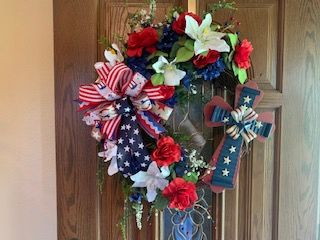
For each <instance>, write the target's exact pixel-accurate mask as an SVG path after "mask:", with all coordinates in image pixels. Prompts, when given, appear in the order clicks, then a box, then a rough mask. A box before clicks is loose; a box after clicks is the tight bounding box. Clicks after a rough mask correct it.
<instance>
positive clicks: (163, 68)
mask: <svg viewBox="0 0 320 240" xmlns="http://www.w3.org/2000/svg"><path fill="white" fill-rule="evenodd" d="M175 62H176V59H174V60H173V61H172V62H170V63H169V62H168V60H167V59H166V58H165V57H163V56H160V57H159V58H158V61H157V62H155V63H154V64H153V65H152V67H153V69H154V70H155V71H156V73H161V74H163V76H164V85H167V86H179V85H180V80H181V79H182V78H183V77H184V76H185V75H186V72H185V71H182V70H180V69H177V66H176V64H175Z"/></svg>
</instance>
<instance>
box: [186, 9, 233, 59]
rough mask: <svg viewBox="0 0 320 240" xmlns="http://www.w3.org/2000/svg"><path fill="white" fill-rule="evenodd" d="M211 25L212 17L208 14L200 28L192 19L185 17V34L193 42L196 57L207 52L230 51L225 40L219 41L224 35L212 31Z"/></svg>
mask: <svg viewBox="0 0 320 240" xmlns="http://www.w3.org/2000/svg"><path fill="white" fill-rule="evenodd" d="M211 23H212V17H211V14H210V13H208V14H207V15H206V17H205V19H204V20H203V21H202V23H201V25H200V26H199V24H198V22H197V21H196V20H195V19H194V18H193V17H191V16H188V15H187V16H186V29H185V33H186V34H187V35H188V36H189V37H190V38H192V39H194V40H195V42H194V52H195V54H196V55H198V54H200V53H203V52H206V51H209V50H215V51H218V52H229V51H230V47H229V45H228V44H227V43H226V41H225V40H223V39H221V38H222V37H223V36H225V34H224V33H221V32H215V31H212V30H211Z"/></svg>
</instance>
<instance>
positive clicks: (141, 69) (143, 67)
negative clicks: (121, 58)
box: [126, 54, 151, 79]
mask: <svg viewBox="0 0 320 240" xmlns="http://www.w3.org/2000/svg"><path fill="white" fill-rule="evenodd" d="M126 64H127V66H128V67H129V68H131V69H132V70H133V71H134V72H138V73H140V74H142V75H143V76H144V77H145V78H147V79H150V78H151V72H150V70H149V69H147V65H148V61H147V54H144V55H142V56H141V57H128V58H127V59H126Z"/></svg>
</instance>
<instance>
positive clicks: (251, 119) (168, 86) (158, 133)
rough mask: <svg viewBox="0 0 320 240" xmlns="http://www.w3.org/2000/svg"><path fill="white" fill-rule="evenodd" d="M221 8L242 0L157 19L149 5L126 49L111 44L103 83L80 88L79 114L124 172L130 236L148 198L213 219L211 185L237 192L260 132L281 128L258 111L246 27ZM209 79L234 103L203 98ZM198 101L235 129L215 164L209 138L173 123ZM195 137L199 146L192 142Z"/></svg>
mask: <svg viewBox="0 0 320 240" xmlns="http://www.w3.org/2000/svg"><path fill="white" fill-rule="evenodd" d="M220 8H229V9H235V7H234V3H228V2H225V1H220V2H219V3H218V4H213V6H212V8H211V9H210V11H208V12H206V13H204V14H203V17H200V16H198V15H196V14H194V13H191V12H184V11H183V10H182V9H181V8H177V7H175V8H173V9H172V10H171V11H170V12H169V13H168V15H167V16H166V19H165V21H163V22H160V23H156V24H155V23H154V13H155V9H156V4H155V1H151V2H150V9H149V11H146V10H141V11H139V12H136V13H134V14H131V15H130V16H129V19H128V20H129V21H128V22H129V25H130V28H131V32H130V33H129V34H128V39H127V41H126V42H124V43H123V46H121V49H120V47H118V46H117V45H116V44H111V45H109V44H106V50H105V52H104V56H105V58H106V61H105V62H97V63H96V64H95V65H94V67H95V69H96V71H97V74H98V79H97V80H96V81H95V82H94V83H92V84H86V85H82V86H80V89H79V104H80V110H83V111H84V117H83V120H84V121H85V123H86V124H87V125H89V126H92V132H91V135H92V137H93V138H95V139H96V140H97V141H98V142H99V146H100V149H101V150H100V152H99V153H98V155H99V157H100V158H101V159H103V162H104V163H105V162H110V163H109V165H108V169H107V172H108V174H109V175H114V174H116V173H120V174H121V175H122V176H123V183H124V184H123V186H124V193H125V206H126V207H125V213H124V218H123V219H122V220H121V222H120V223H121V228H122V230H123V231H124V232H125V229H126V226H125V223H126V217H128V215H129V214H130V213H131V212H134V213H135V215H136V220H137V227H138V228H139V229H141V227H142V223H141V218H142V214H143V204H145V203H146V202H147V203H149V204H150V205H151V209H152V210H155V211H159V210H160V211H161V210H163V209H165V208H170V209H174V211H177V212H180V213H181V212H187V211H189V210H190V209H191V210H192V209H194V208H195V207H197V208H201V209H203V210H204V211H205V213H206V214H208V217H209V218H210V213H209V211H208V206H207V205H206V204H205V203H203V204H201V202H203V201H200V200H202V199H203V196H202V195H203V194H202V195H201V194H200V193H199V189H200V188H202V187H203V185H205V184H203V183H206V184H207V185H209V186H210V188H211V189H212V190H213V191H214V192H221V191H222V190H224V189H225V188H233V187H234V185H235V181H236V178H237V173H238V171H239V164H240V158H241V152H242V148H243V146H246V145H248V143H249V142H250V141H252V140H253V139H254V138H257V139H258V140H264V139H266V138H267V137H269V136H270V134H272V132H273V130H274V125H273V122H272V119H273V118H272V114H271V113H261V114H259V115H258V114H257V113H256V112H255V111H254V110H253V109H254V107H255V106H256V105H257V104H258V102H259V101H260V100H261V98H262V95H263V93H262V91H261V90H259V89H258V87H257V84H256V83H254V82H253V81H249V80H248V79H247V71H248V69H249V68H250V66H251V62H250V54H251V52H252V50H253V48H252V45H251V43H250V42H249V41H248V40H247V39H244V40H242V41H240V40H239V38H238V34H237V33H233V32H231V31H230V29H231V28H232V27H235V26H236V25H239V23H238V22H237V21H235V19H233V18H231V19H230V20H228V21H227V22H226V23H225V24H224V25H221V24H218V23H215V22H213V20H212V17H213V16H214V13H215V12H216V10H218V9H220ZM203 81H207V82H210V83H212V84H214V85H215V86H217V84H218V85H219V86H220V87H223V88H225V89H227V90H229V91H230V92H232V93H233V95H234V106H233V107H231V106H230V105H229V104H228V103H226V102H225V101H224V99H223V98H221V97H219V96H214V97H213V98H212V99H211V100H209V99H208V98H207V96H204V95H202V94H201V91H199V90H198V89H197V88H198V87H197V86H199V84H201V83H202V82H203ZM192 101H196V102H197V101H205V102H206V105H205V108H204V110H203V114H204V118H205V123H206V125H207V126H208V127H219V126H227V130H226V133H225V135H224V137H223V139H222V140H221V143H220V145H219V146H218V147H217V149H215V151H214V155H213V157H212V159H211V160H209V161H206V160H205V159H204V157H203V156H201V147H203V145H204V143H205V139H204V138H203V137H202V135H201V134H199V133H198V132H197V131H196V129H195V128H194V126H193V125H192V123H191V122H190V121H189V125H188V124H186V127H185V128H186V129H187V131H186V132H181V131H178V130H177V129H174V128H173V127H172V124H169V123H170V122H171V121H170V116H171V115H173V114H172V113H173V112H178V113H179V112H180V115H182V116H184V117H183V119H182V121H181V122H180V124H182V123H186V120H187V117H188V111H186V110H185V108H186V105H188V104H189V103H190V102H192ZM178 129H179V128H178ZM195 135H197V136H196V138H195ZM195 139H196V141H195V142H196V144H195V145H196V147H195V148H190V142H192V141H194V140H195ZM191 140H192V141H191ZM100 170H101V169H100ZM98 175H104V172H103V171H102V172H100V174H98ZM100 182H101V181H100ZM200 195H201V196H200ZM180 232H181V231H180ZM179 234H181V233H179ZM124 236H125V234H124Z"/></svg>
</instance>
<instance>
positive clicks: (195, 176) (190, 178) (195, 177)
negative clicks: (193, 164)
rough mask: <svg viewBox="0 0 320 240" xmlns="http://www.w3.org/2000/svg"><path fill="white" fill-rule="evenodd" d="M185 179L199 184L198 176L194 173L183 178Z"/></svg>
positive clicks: (189, 173)
mask: <svg viewBox="0 0 320 240" xmlns="http://www.w3.org/2000/svg"><path fill="white" fill-rule="evenodd" d="M183 179H184V180H186V181H188V182H193V183H197V182H198V175H197V174H196V173H194V172H188V173H187V174H186V175H184V176H183Z"/></svg>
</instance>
